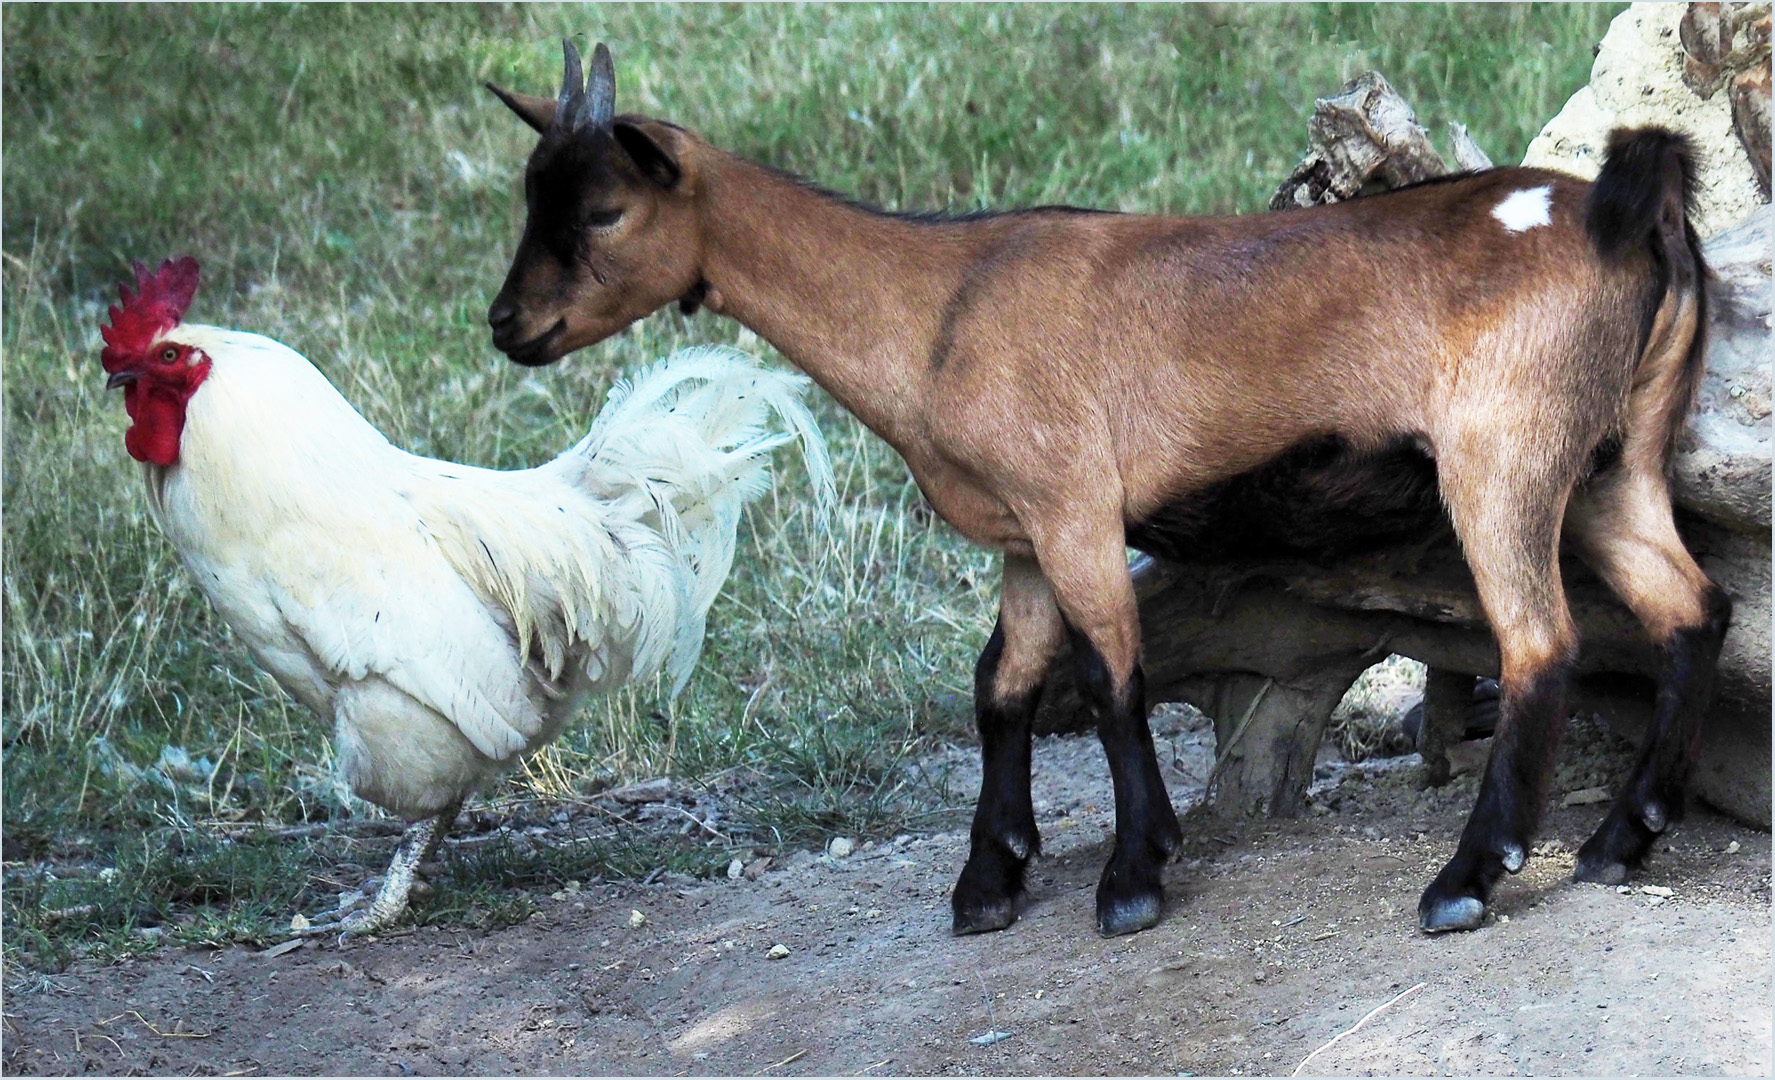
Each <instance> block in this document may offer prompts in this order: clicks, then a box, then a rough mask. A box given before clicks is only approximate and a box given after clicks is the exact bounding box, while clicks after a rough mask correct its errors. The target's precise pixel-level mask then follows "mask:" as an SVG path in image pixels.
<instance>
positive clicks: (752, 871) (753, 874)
mask: <svg viewBox="0 0 1775 1080" xmlns="http://www.w3.org/2000/svg"><path fill="white" fill-rule="evenodd" d="M770 861H771V860H770V856H769V855H766V856H764V857H763V858H760V859H753V860H752V861H751V862H749V863H747V864H746V869H745V871H744V873H745V876H746V880H747V881H757V880H758V879H759V878H760V877H763V876H764V872H765V871H766V870H769V869H770Z"/></svg>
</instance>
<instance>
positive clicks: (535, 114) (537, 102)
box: [486, 83, 556, 135]
mask: <svg viewBox="0 0 1775 1080" xmlns="http://www.w3.org/2000/svg"><path fill="white" fill-rule="evenodd" d="M486 86H487V89H489V90H491V91H492V92H493V96H494V97H496V98H498V99H499V100H501V101H503V102H505V107H506V108H508V109H510V110H511V111H512V112H515V113H517V114H518V119H520V120H522V121H524V123H526V124H529V125H530V126H531V127H533V128H535V129H536V132H537V134H539V135H540V134H541V133H542V132H544V131H547V130H548V126H549V123H550V122H551V121H553V120H554V118H555V107H556V106H555V99H554V98H543V97H531V96H530V95H529V94H514V93H512V92H511V91H510V90H502V89H500V88H499V87H497V86H494V85H493V84H492V83H487V84H486Z"/></svg>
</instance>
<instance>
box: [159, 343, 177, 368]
mask: <svg viewBox="0 0 1775 1080" xmlns="http://www.w3.org/2000/svg"><path fill="white" fill-rule="evenodd" d="M178 358H179V350H177V349H175V348H173V347H172V346H171V345H168V346H167V347H166V348H164V349H162V350H160V362H161V363H163V364H170V363H172V362H173V361H174V360H177V359H178Z"/></svg>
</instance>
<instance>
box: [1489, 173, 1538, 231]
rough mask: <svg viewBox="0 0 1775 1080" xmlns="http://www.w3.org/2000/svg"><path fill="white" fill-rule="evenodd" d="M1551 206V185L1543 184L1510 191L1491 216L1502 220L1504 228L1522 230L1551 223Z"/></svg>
mask: <svg viewBox="0 0 1775 1080" xmlns="http://www.w3.org/2000/svg"><path fill="white" fill-rule="evenodd" d="M1552 207H1553V185H1552V184H1543V185H1541V186H1540V187H1538V188H1528V189H1526V190H1524V191H1513V192H1511V193H1510V197H1509V198H1507V199H1505V200H1504V201H1503V202H1501V203H1499V204H1498V205H1497V209H1495V210H1493V211H1492V212H1491V216H1492V217H1495V218H1497V219H1498V220H1499V221H1501V222H1503V223H1504V228H1505V229H1507V230H1509V231H1510V232H1524V231H1526V230H1528V229H1532V228H1534V227H1535V226H1537V225H1551V224H1552V223H1553V213H1552Z"/></svg>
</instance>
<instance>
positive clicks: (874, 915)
mask: <svg viewBox="0 0 1775 1080" xmlns="http://www.w3.org/2000/svg"><path fill="white" fill-rule="evenodd" d="M863 918H865V919H879V918H881V909H880V908H878V907H872V908H870V909H869V910H868V911H865V912H863Z"/></svg>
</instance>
